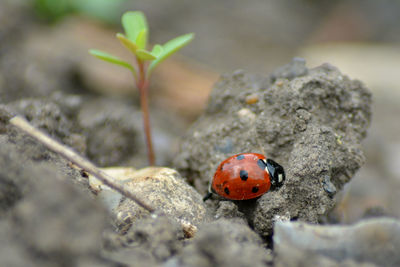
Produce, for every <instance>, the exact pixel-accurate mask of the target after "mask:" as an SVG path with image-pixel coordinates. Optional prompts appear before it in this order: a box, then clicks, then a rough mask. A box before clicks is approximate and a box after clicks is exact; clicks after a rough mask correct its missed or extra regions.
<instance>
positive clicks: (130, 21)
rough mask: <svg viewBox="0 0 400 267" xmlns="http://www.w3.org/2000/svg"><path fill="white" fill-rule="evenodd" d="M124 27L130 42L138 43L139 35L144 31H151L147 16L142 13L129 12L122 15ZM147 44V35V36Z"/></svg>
mask: <svg viewBox="0 0 400 267" xmlns="http://www.w3.org/2000/svg"><path fill="white" fill-rule="evenodd" d="M121 21H122V26H123V27H124V30H125V33H126V36H127V37H128V39H129V40H131V41H132V42H134V43H136V40H137V38H138V35H139V34H140V32H142V31H143V30H145V31H147V32H148V31H149V28H148V26H147V20H146V16H145V15H144V14H143V13H142V12H140V11H128V12H126V13H124V14H123V15H122V19H121ZM145 38H146V40H145V41H144V43H147V34H146V36H145Z"/></svg>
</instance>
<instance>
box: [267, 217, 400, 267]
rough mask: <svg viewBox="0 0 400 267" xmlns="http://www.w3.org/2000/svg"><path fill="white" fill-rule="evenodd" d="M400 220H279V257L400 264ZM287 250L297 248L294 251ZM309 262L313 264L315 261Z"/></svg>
mask: <svg viewBox="0 0 400 267" xmlns="http://www.w3.org/2000/svg"><path fill="white" fill-rule="evenodd" d="M399 248H400V221H398V220H396V219H392V218H384V217H383V218H377V219H369V220H363V221H360V222H358V223H356V224H354V225H331V226H321V225H311V224H307V223H301V222H278V223H277V224H276V225H275V227H274V251H275V252H276V253H277V258H276V261H277V262H279V261H283V262H285V261H287V260H288V258H291V259H290V261H292V262H302V261H303V262H307V260H308V259H312V258H313V257H314V258H317V256H318V255H319V256H324V257H327V258H329V259H331V260H333V261H336V262H338V263H340V262H344V261H346V260H350V261H354V262H358V263H362V262H368V263H373V264H376V265H377V266H399V265H400V255H399V253H398V249H399ZM287 251H291V252H293V251H297V253H290V255H288V253H287ZM305 265H307V266H311V262H308V263H306V264H305Z"/></svg>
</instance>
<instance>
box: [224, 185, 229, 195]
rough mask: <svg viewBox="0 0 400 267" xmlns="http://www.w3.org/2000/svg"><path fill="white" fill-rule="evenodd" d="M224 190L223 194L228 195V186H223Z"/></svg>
mask: <svg viewBox="0 0 400 267" xmlns="http://www.w3.org/2000/svg"><path fill="white" fill-rule="evenodd" d="M224 192H225V194H227V195H229V188H228V187H225V188H224Z"/></svg>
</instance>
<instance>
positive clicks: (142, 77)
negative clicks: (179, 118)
mask: <svg viewBox="0 0 400 267" xmlns="http://www.w3.org/2000/svg"><path fill="white" fill-rule="evenodd" d="M138 67H139V81H138V83H137V87H138V89H139V93H140V107H141V109H142V116H143V127H144V132H145V135H146V145H147V157H148V161H149V165H150V166H152V165H154V164H155V156H154V150H153V142H152V138H151V125H150V113H149V103H148V95H149V93H148V86H149V80H148V79H147V78H146V73H145V72H146V70H145V66H144V63H143V61H139V60H138Z"/></svg>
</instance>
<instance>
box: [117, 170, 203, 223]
mask: <svg viewBox="0 0 400 267" xmlns="http://www.w3.org/2000/svg"><path fill="white" fill-rule="evenodd" d="M124 186H125V188H126V189H128V190H130V191H131V192H132V193H134V194H135V195H136V196H137V197H138V198H140V199H142V200H143V201H145V202H146V203H147V204H148V205H150V206H152V207H154V208H156V209H157V210H159V211H161V212H163V213H164V214H167V215H168V216H170V217H171V218H174V219H175V220H177V221H178V222H180V223H182V222H188V223H190V224H192V225H195V226H196V225H199V224H200V223H201V222H203V221H206V220H208V219H209V215H208V213H207V212H206V207H205V204H204V203H203V201H202V197H201V195H200V194H199V193H197V192H196V190H195V189H194V188H193V187H191V186H190V185H188V184H187V183H186V182H185V181H184V180H183V178H182V177H181V176H180V174H179V173H178V172H177V171H175V170H173V169H169V168H162V167H148V168H144V169H141V170H138V171H136V172H135V173H134V174H133V175H132V176H131V177H130V179H129V181H125V182H124ZM115 214H116V219H117V223H118V225H119V227H120V229H122V228H125V227H129V226H130V225H131V224H132V222H135V221H137V220H138V219H140V218H143V217H146V216H148V214H149V213H148V211H146V210H144V209H143V208H141V207H139V206H138V205H137V204H136V203H135V202H133V201H131V200H129V199H126V198H124V199H122V200H121V202H120V204H119V205H118V207H117V208H116V209H115Z"/></svg>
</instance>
